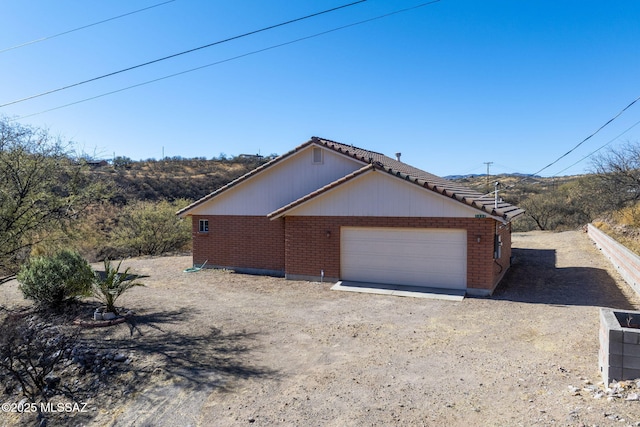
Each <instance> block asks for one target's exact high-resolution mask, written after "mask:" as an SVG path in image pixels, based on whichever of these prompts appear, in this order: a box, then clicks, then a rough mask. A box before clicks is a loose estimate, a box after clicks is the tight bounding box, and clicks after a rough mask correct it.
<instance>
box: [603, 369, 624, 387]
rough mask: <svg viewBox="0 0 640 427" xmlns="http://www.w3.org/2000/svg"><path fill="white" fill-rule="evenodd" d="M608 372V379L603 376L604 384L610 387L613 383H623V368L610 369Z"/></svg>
mask: <svg viewBox="0 0 640 427" xmlns="http://www.w3.org/2000/svg"><path fill="white" fill-rule="evenodd" d="M606 372H607V377H606V378H604V376H603V380H604V383H605V384H607V385H609V384H611V381H614V380H615V381H621V380H622V378H623V376H622V368H612V367H609V369H606Z"/></svg>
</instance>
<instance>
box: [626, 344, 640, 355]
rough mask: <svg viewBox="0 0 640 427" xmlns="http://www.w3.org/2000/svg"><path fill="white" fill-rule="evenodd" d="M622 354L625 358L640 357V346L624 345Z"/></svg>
mask: <svg viewBox="0 0 640 427" xmlns="http://www.w3.org/2000/svg"><path fill="white" fill-rule="evenodd" d="M622 354H623V355H624V356H632V357H640V345H638V344H626V343H625V344H622Z"/></svg>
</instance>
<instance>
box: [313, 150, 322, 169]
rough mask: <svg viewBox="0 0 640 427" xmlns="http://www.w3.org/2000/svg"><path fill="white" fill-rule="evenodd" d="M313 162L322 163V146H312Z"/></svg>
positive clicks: (315, 163)
mask: <svg viewBox="0 0 640 427" xmlns="http://www.w3.org/2000/svg"><path fill="white" fill-rule="evenodd" d="M313 164H314V165H321V164H322V148H319V147H313Z"/></svg>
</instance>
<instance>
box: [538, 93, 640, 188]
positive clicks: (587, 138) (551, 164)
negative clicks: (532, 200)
mask: <svg viewBox="0 0 640 427" xmlns="http://www.w3.org/2000/svg"><path fill="white" fill-rule="evenodd" d="M638 101H640V97H638V98H636V99H634V100H633V101H631V103H630V104H629V105H627V106H626V107H624V108H623V109H622V110H620V112H619V113H618V114H616V115H615V116H613V117H612V118H611V119H609V120H608V121H607V122H606V123H605V124H603V125H602V126H600V127H599V128H598V129H597V130H596V131H595V132H593V133H592V134H591V135H589V136H588V137H586V138H585V139H583V140H582V141H580V142H579V143H578V144H577V145H576V146H575V147H573V148H572V149H571V150H569V151H567V152H566V153H564V154H563V155H562V156H560V157H558V158H557V159H556V160H554V161H553V162H551V163H549V164H548V165H547V166H545V167H543V168H542V169H540V170H539V171H537V172H534V173H532V174H531V175H530V176H533V175H537V174H539V173H540V172H542V171H543V170H545V169H547V168H549V167H551V166H553V165H555V164H556V163H558V162H559V161H560V160H561V159H563V158H565V157H566V156H568V155H569V154H571V153H572V152H573V151H574V150H575V149H576V148H578V147H579V146H581V145H582V144H584V143H585V142H587V140H589V139H591V138H592V137H593V136H595V135H596V134H597V133H598V132H600V131H601V130H602V129H604V128H605V127H607V126H608V125H609V124H611V123H612V122H613V121H614V120H615V119H617V118H618V117H620V116H621V115H622V113H624V112H625V111H627V110H628V109H629V108H631V106H632V105H633V104H635V103H636V102H638Z"/></svg>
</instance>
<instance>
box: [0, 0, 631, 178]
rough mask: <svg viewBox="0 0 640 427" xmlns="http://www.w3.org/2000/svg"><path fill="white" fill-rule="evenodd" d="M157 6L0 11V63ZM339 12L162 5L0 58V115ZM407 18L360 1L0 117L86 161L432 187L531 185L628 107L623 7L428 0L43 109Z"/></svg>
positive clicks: (331, 3) (185, 0) (386, 0)
mask: <svg viewBox="0 0 640 427" xmlns="http://www.w3.org/2000/svg"><path fill="white" fill-rule="evenodd" d="M351 1H353V0H351ZM161 2H162V0H144V1H143V0H127V1H115V0H114V1H109V2H106V1H100V2H99V1H87V0H30V1H18V0H5V1H4V2H3V5H2V8H3V12H2V17H1V18H0V22H2V24H1V25H0V51H1V50H3V49H6V48H9V47H13V46H16V45H19V44H22V43H25V42H29V41H32V40H35V39H38V38H42V37H48V36H51V35H55V34H58V33H61V32H64V31H67V30H70V29H74V28H77V27H80V26H83V25H87V24H91V23H94V22H97V21H101V20H104V19H108V18H111V17H115V16H118V15H122V14H125V13H128V12H132V11H135V10H137V9H142V8H145V7H149V6H152V5H155V4H158V3H161ZM349 2H350V1H349V0H344V1H337V0H314V1H296V2H293V1H281V0H234V1H215V0H210V1H197V0H174V1H172V2H169V3H167V4H164V5H162V6H158V7H154V8H152V9H148V10H146V11H144V12H140V13H135V14H132V15H129V16H126V17H123V18H120V19H116V20H112V21H109V22H106V23H103V24H100V25H96V26H92V27H89V28H86V29H84V30H81V31H75V32H72V33H69V34H66V35H62V36H59V37H55V38H51V39H48V40H45V41H42V42H39V43H33V44H29V45H26V46H23V47H21V48H16V49H11V50H6V51H4V52H0V81H1V82H2V84H1V86H0V87H1V88H2V90H1V91H0V104H6V103H9V102H12V101H15V100H18V99H23V98H25V97H29V96H32V95H36V94H39V93H42V92H46V91H49V90H52V89H56V88H59V87H64V86H67V85H71V84H74V83H77V82H81V81H84V80H87V79H91V78H94V77H98V76H101V75H104V74H107V73H111V72H114V71H118V70H121V69H124V68H128V67H131V66H135V65H138V64H141V63H144V62H147V61H152V60H155V59H158V58H161V57H165V56H168V55H171V54H174V53H178V52H181V51H185V50H189V49H192V48H195V47H199V46H202V45H206V44H209V43H213V42H216V41H219V40H223V39H227V38H230V37H234V36H237V35H241V34H244V33H247V32H251V31H254V30H258V29H261V28H264V27H268V26H271V25H274V24H278V23H281V22H285V21H288V20H291V19H295V18H299V17H302V16H305V15H308V14H311V13H315V12H320V11H322V10H325V9H330V8H333V7H337V6H341V5H344V4H347V3H349ZM422 3H424V1H421V0H394V1H390V0H367V1H365V2H363V3H360V4H356V5H353V6H350V7H347V8H344V9H341V10H337V11H335V12H332V13H328V14H325V15H322V16H317V17H314V18H310V19H307V20H304V21H300V22H296V23H293V24H290V25H286V26H283V27H279V28H276V29H273V30H270V31H265V32H261V33H259V34H255V35H252V36H248V37H244V38H242V39H237V40H234V41H230V42H227V43H222V44H219V45H217V46H213V47H210V48H206V49H202V50H199V51H197V52H193V53H190V54H186V55H182V56H179V57H176V58H173V59H169V60H166V61H162V62H159V63H156V64H153V65H149V66H146V67H141V68H138V69H135V70H132V71H130V72H126V73H121V74H118V75H115V76H112V77H109V78H104V79H100V80H98V81H95V82H92V83H88V84H83V85H80V86H77V87H73V88H71V89H68V90H64V91H60V92H56V93H53V94H50V95H47V96H42V97H39V98H35V99H31V100H27V101H24V102H20V103H16V104H12V105H8V106H5V107H1V108H0V114H1V115H4V116H7V117H10V118H13V119H16V120H17V121H19V122H20V123H23V124H29V125H34V126H38V127H44V128H47V129H48V130H49V131H50V132H51V133H52V134H54V135H60V136H61V137H63V138H64V139H68V140H72V141H74V142H75V144H76V147H77V149H78V150H79V151H82V152H85V153H88V154H90V155H95V156H96V157H101V158H110V157H112V156H113V155H114V153H115V155H117V156H128V157H131V158H132V159H134V160H139V159H147V158H157V159H159V158H161V157H162V155H163V153H164V155H165V156H183V157H196V156H197V157H202V156H204V157H207V158H211V157H214V156H218V155H219V154H220V153H225V154H227V155H236V154H243V153H250V154H253V153H261V154H263V155H267V154H272V153H277V154H282V153H284V152H287V151H289V150H290V149H292V148H294V147H296V146H297V145H299V144H301V143H303V142H305V141H307V140H308V139H309V138H310V137H311V136H320V137H323V138H328V139H333V140H336V141H339V142H342V143H346V144H353V145H356V146H360V147H362V148H366V149H370V150H373V151H378V152H382V153H384V154H386V155H389V156H392V157H393V155H394V153H396V152H402V160H403V161H405V162H407V163H410V164H412V165H413V166H416V167H419V168H421V169H424V170H426V171H428V172H431V173H434V174H436V175H440V176H446V175H452V174H466V173H483V172H486V164H485V163H484V162H493V164H492V165H491V169H490V171H491V173H492V174H494V173H511V172H520V173H533V172H537V171H538V170H540V169H542V168H544V167H545V166H546V165H548V164H549V163H551V162H553V161H555V160H556V159H558V158H559V157H560V156H562V155H563V154H564V153H566V152H567V151H569V150H571V149H572V148H573V147H574V146H575V145H577V144H578V143H580V142H581V141H582V140H583V139H584V138H586V137H587V136H589V135H590V134H591V133H593V132H594V131H596V130H597V129H598V128H599V127H600V126H601V125H603V124H604V123H605V122H607V121H608V120H609V119H611V118H612V117H613V116H615V115H616V114H618V113H619V112H620V111H621V110H622V109H623V108H624V107H625V106H627V105H628V104H629V103H631V102H632V101H633V100H634V99H636V98H638V97H639V96H640V79H639V77H638V76H639V75H640V55H639V46H640V25H638V22H640V2H639V1H637V0H614V1H607V2H603V1H592V0H530V1H524V0H517V1H516V0H441V1H439V2H436V3H434V4H430V5H426V6H424V7H420V8H417V9H412V10H410V11H407V12H403V13H398V14H394V15H391V16H388V17H386V18H382V19H378V20H373V21H370V22H367V23H364V24H361V25H355V26H351V27H348V28H345V29H342V30H340V31H334V32H330V33H328V34H324V35H322V36H318V37H314V38H310V39H306V40H303V41H300V42H297V43H292V44H288V45H286V46H282V47H279V48H275V49H269V50H266V51H263V52H260V53H256V54H252V55H248V56H244V57H242V58H239V59H235V60H231V61H227V62H222V63H220V64H218V65H213V66H210V67H206V68H203V69H200V70H197V71H193V72H189V73H186V74H182V75H179V76H176V77H172V78H168V79H164V80H161V81H158V82H155V83H150V84H146V85H143V86H139V87H136V88H133V89H130V90H125V91H121V92H118V93H115V94H112V95H108V96H103V97H99V98H97V99H93V100H89V101H86V102H80V103H77V104H75V105H72V106H68V107H64V108H59V109H55V108H57V107H61V106H64V105H67V104H70V103H76V102H78V101H82V100H85V99H88V98H91V97H95V96H99V95H102V94H105V93H109V92H112V91H117V90H120V89H123V88H126V87H129V86H133V85H138V84H140V83H145V82H148V81H150V80H154V79H158V78H162V77H164V76H168V75H171V74H175V73H180V72H183V71H186V70H189V69H193V68H196V67H202V66H205V65H208V64H213V63H217V62H220V61H225V60H227V59H230V58H234V57H237V56H240V55H244V54H247V53H250V52H254V51H258V50H261V49H265V48H269V47H271V46H275V45H279V44H282V43H287V42H291V41H293V40H296V39H299V38H303V37H307V36H311V35H314V34H318V33H321V32H325V31H328V30H331V29H334V28H338V27H341V26H345V25H349V24H353V23H356V22H360V21H364V20H367V19H370V18H374V17H377V16H381V15H384V14H387V13H390V12H394V11H397V10H401V9H405V8H411V7H414V6H417V5H420V4H422ZM50 109H55V110H53V111H49V112H45V113H41V114H37V113H40V112H42V111H45V110H50ZM34 114H35V115H34ZM638 121H640V102H638V104H636V105H633V106H632V107H631V108H629V109H628V110H627V111H626V112H625V113H624V114H622V115H621V116H620V117H619V118H617V119H616V120H615V121H614V122H612V123H611V124H610V125H609V126H607V127H606V128H605V129H603V130H602V131H600V132H599V133H598V134H597V135H595V136H594V137H593V138H591V139H589V140H588V141H586V142H585V143H584V144H582V145H581V146H580V147H578V148H577V149H576V150H575V151H573V152H572V153H571V154H569V155H567V156H566V157H565V158H563V159H562V160H560V161H559V162H558V163H556V164H554V165H553V166H551V167H549V168H547V169H545V170H544V171H543V172H542V173H541V175H544V176H553V175H556V174H559V175H572V174H579V173H584V172H587V171H589V169H590V167H591V165H590V161H589V160H588V159H587V160H584V161H582V162H579V160H580V159H582V158H583V157H585V156H587V155H588V154H589V153H591V152H593V151H595V150H597V149H598V148H600V147H602V146H603V145H605V144H607V143H609V145H608V146H607V147H616V146H618V145H621V144H622V143H623V142H626V141H632V142H635V141H640V125H638V126H637V127H635V128H632V129H631V130H628V131H627V129H629V128H630V127H632V126H633V125H634V124H635V123H637V122H638ZM625 131H627V132H626V133H624V132H625ZM623 133H624V134H623ZM620 134H623V135H622V136H620V137H618V135H620ZM617 137H618V138H617ZM605 149H606V148H605ZM576 162H578V163H577V164H575V165H573V164H574V163H576ZM571 165H573V166H571Z"/></svg>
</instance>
